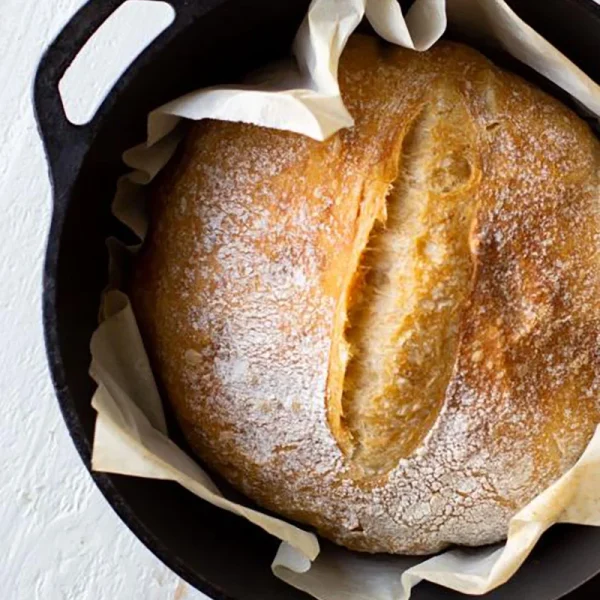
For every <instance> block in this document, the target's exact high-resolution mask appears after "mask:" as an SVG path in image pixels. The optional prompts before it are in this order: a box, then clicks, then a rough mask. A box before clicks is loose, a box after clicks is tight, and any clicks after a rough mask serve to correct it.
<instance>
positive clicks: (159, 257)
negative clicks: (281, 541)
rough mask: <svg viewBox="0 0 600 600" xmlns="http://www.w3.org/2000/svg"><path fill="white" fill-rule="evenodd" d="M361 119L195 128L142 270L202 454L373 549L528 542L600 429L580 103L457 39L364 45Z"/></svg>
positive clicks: (351, 104)
mask: <svg viewBox="0 0 600 600" xmlns="http://www.w3.org/2000/svg"><path fill="white" fill-rule="evenodd" d="M340 84H341V89H342V94H343V97H344V101H345V103H346V105H347V107H348V108H349V110H350V112H351V113H352V115H353V116H354V117H355V120H356V126H355V127H354V128H351V129H347V130H344V131H341V132H339V133H337V134H336V135H334V136H333V137H332V138H330V139H329V140H328V141H326V142H323V143H319V142H315V141H313V140H310V139H308V138H305V137H302V136H299V135H296V134H293V133H289V132H281V131H274V130H268V129H264V128H259V127H255V126H251V125H244V124H234V123H225V122H214V121H206V122H201V123H198V124H194V125H193V127H192V131H191V133H190V134H189V136H188V138H187V139H186V141H185V144H184V148H183V150H182V152H181V155H180V157H179V158H178V160H177V161H176V163H174V165H173V166H172V167H171V170H170V171H169V172H168V173H167V174H166V175H165V176H164V177H163V178H162V180H161V183H160V184H159V185H158V186H157V188H156V190H155V198H154V201H153V206H152V213H153V214H152V225H151V229H150V233H149V236H148V240H147V242H146V244H145V245H144V249H143V251H142V253H141V256H140V260H139V264H138V267H137V269H136V273H135V276H134V281H133V284H132V289H131V293H132V300H133V303H134V308H135V311H136V315H137V317H138V319H139V322H140V326H141V328H142V331H143V334H144V338H145V340H146V343H147V345H148V348H149V350H150V353H151V355H152V359H153V363H154V365H155V368H156V373H157V374H158V375H159V377H160V379H161V381H162V383H163V385H164V388H165V390H166V392H167V394H168V397H169V400H170V402H171V403H172V404H173V406H174V408H175V411H176V413H177V415H178V417H179V420H180V422H181V425H182V427H183V429H184V432H185V434H186V436H187V437H188V439H189V441H190V443H191V445H192V446H193V447H194V448H195V450H196V451H197V452H198V454H199V455H200V456H201V457H202V458H203V459H204V460H206V461H207V462H208V463H209V464H210V465H211V466H213V467H214V468H215V469H217V470H218V471H220V472H221V473H222V474H223V475H224V476H225V477H226V478H227V479H229V480H230V481H231V482H232V483H234V484H235V485H236V486H237V487H239V488H240V489H241V490H243V491H244V492H245V493H246V494H247V495H248V496H250V497H252V498H254V499H255V500H256V501H257V502H259V503H260V504H262V505H263V506H265V507H267V508H269V509H272V510H275V511H277V512H279V513H281V514H283V515H286V516H288V517H290V518H293V519H297V520H300V521H303V522H306V523H309V524H311V525H314V526H316V527H317V528H318V530H319V531H320V532H321V533H322V534H323V535H325V536H327V537H329V538H331V539H333V540H335V541H337V542H339V543H342V544H344V545H346V546H348V547H350V548H354V549H358V550H365V551H371V552H376V551H386V552H401V553H428V552H435V551H437V550H439V549H441V548H443V547H445V546H446V545H448V544H452V543H456V544H468V545H478V544H485V543H490V542H494V541H497V540H499V539H501V538H503V537H504V536H505V535H506V527H507V523H508V520H509V519H510V517H511V516H512V515H513V514H514V513H515V512H516V511H517V510H518V509H519V508H520V507H522V506H523V505H524V504H525V503H527V502H528V501H529V500H530V499H531V498H532V497H533V496H535V495H536V494H537V493H539V491H540V490H541V489H543V488H544V487H546V486H547V485H548V484H549V483H550V482H552V481H553V480H555V479H556V478H557V477H559V476H560V474H561V473H563V472H564V471H565V470H566V469H567V468H569V467H570V466H571V465H572V464H573V463H574V462H575V460H576V459H577V458H578V457H579V455H580V454H581V452H582V450H583V449H584V448H585V445H586V444H587V442H588V440H589V438H590V436H591V433H592V431H593V428H594V426H595V424H596V423H597V422H598V420H599V411H600V402H599V384H600V356H599V351H598V346H599V344H598V341H599V339H598V338H599V333H600V327H599V325H600V321H599V318H600V305H599V303H600V293H599V292H600V276H599V270H598V266H597V265H598V250H599V248H600V246H599V243H600V238H599V235H600V223H599V215H598V200H599V180H598V178H599V172H600V151H599V145H598V142H597V140H596V139H595V138H594V136H593V135H592V133H591V132H590V131H589V129H588V128H587V126H586V125H585V124H584V123H583V122H582V121H581V120H580V119H579V118H577V117H576V116H575V115H574V114H573V113H572V112H570V111H569V110H568V109H566V108H565V107H563V106H562V105H561V104H559V103H558V102H557V101H555V100H554V99H552V98H550V97H548V96H546V95H545V94H544V93H542V92H541V91H539V90H536V89H534V88H533V87H532V86H530V85H529V84H527V83H526V82H523V81H522V80H521V79H519V78H518V77H516V76H514V75H511V74H508V73H504V72H503V71H501V70H499V69H498V68H496V67H494V66H493V65H491V64H490V63H489V62H488V61H487V60H486V59H485V58H483V57H482V56H481V55H480V54H478V53H477V52H475V51H473V50H471V49H469V48H467V47H465V46H461V45H457V44H449V43H441V44H438V45H437V46H435V47H434V48H433V49H432V50H430V51H428V52H426V53H422V54H419V53H416V52H411V51H408V50H403V49H400V48H396V47H391V46H389V45H384V44H382V43H379V42H378V41H376V40H374V39H372V38H368V37H362V36H354V37H353V38H351V40H350V42H349V44H348V46H347V48H346V50H345V51H344V54H343V56H342V60H341V64H340Z"/></svg>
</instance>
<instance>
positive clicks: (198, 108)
mask: <svg viewBox="0 0 600 600" xmlns="http://www.w3.org/2000/svg"><path fill="white" fill-rule="evenodd" d="M540 10H542V8H541V7H540ZM363 16H366V18H367V19H368V20H369V21H370V23H371V25H372V26H373V28H374V29H375V31H376V32H377V33H378V34H379V35H380V36H381V37H383V38H385V39H386V40H388V41H389V42H391V43H395V44H399V45H402V46H405V47H407V48H411V49H414V50H416V51H422V50H426V49H427V48H429V47H430V46H431V45H432V44H433V43H435V42H436V41H437V40H438V39H439V37H440V36H441V35H442V34H443V32H444V31H445V29H446V25H447V21H448V23H451V24H452V26H453V27H454V28H458V29H459V30H461V31H463V32H465V33H467V34H469V35H470V36H472V37H475V38H478V39H481V40H485V42H486V43H490V42H492V43H494V44H496V45H500V46H501V47H502V48H503V49H504V50H506V51H507V52H509V53H510V54H512V55H513V56H514V57H516V58H517V59H519V60H521V61H522V62H524V63H526V64H528V65H529V66H531V67H533V68H534V69H536V70H537V71H539V72H540V73H542V74H543V75H545V76H546V77H547V78H548V79H550V80H552V81H553V82H554V83H556V84H558V85H559V86H560V87H561V88H563V89H564V90H566V91H567V92H569V93H570V94H571V95H572V96H573V97H574V98H575V99H576V100H577V101H578V102H579V103H580V104H581V105H582V106H583V107H585V108H586V109H587V110H588V111H591V112H592V113H593V114H594V115H596V116H600V87H599V86H598V85H597V84H596V83H594V82H593V81H592V80H591V79H590V78H589V77H587V76H586V75H585V74H584V73H583V72H582V71H581V70H580V69H578V68H577V67H576V66H575V65H573V64H572V63H571V62H570V61H569V60H568V59H567V58H566V57H564V56H563V55H562V54H561V53H560V52H558V51H557V50H556V49H555V48H553V47H552V46H551V45H550V44H549V43H548V42H546V41H545V40H544V39H543V38H542V37H540V36H539V35H538V34H537V33H536V32H535V31H533V30H532V29H531V28H530V27H529V26H527V25H526V24H525V23H523V21H521V20H520V19H519V18H518V17H517V16H516V15H515V13H514V12H513V11H512V10H511V9H510V8H509V7H508V6H507V5H506V4H505V3H504V1H503V0H447V2H446V3H445V2H444V0H417V1H416V2H415V4H414V5H413V7H412V9H411V10H410V11H409V12H408V14H407V15H406V17H403V15H402V13H401V10H400V8H399V5H398V4H397V2H396V1H395V0H313V2H312V4H311V6H310V8H309V11H308V14H307V16H306V18H305V20H304V22H303V23H302V25H301V27H300V29H299V31H298V33H297V36H296V39H295V41H294V46H293V52H294V55H295V59H296V62H295V63H294V62H289V63H279V64H278V65H277V66H274V67H271V68H267V69H266V70H262V71H261V74H260V79H259V81H258V82H257V80H256V79H254V81H252V80H249V81H248V82H246V84H245V85H237V86H226V87H220V88H210V89H205V90H199V91H196V92H193V93H191V94H187V95H186V96H183V97H182V98H178V99H176V100H174V101H172V102H170V103H168V104H166V105H165V106H163V107H161V108H159V109H157V110H155V111H153V112H152V113H151V114H150V115H149V116H148V140H147V142H146V143H144V144H142V145H140V146H137V147H136V148H133V149H131V150H129V151H128V152H126V153H125V155H124V160H125V162H126V163H127V164H128V165H129V166H131V167H132V168H134V169H135V170H134V171H133V172H132V173H131V174H129V175H127V176H125V177H123V178H121V180H120V181H119V182H118V186H117V194H116V196H115V199H114V204H113V210H114V212H115V214H116V215H117V216H118V217H119V218H120V219H121V220H122V221H123V222H124V223H126V224H127V225H128V226H129V227H131V229H132V230H133V231H134V232H135V233H136V234H137V235H138V236H139V237H140V239H141V240H143V238H144V235H145V233H146V226H147V219H146V214H145V211H144V188H143V185H145V184H147V183H149V182H150V181H151V180H152V178H153V177H154V176H155V175H156V173H158V171H160V169H161V168H162V167H163V166H164V165H165V164H166V162H167V161H168V159H169V158H170V157H171V155H172V154H173V152H174V150H175V148H176V146H177V143H178V141H179V139H180V137H181V131H180V128H178V126H177V125H178V122H179V120H180V119H181V118H187V119H196V120H197V119H203V118H208V117H210V118H215V119H224V120H231V121H244V122H250V123H255V124H258V125H264V126H268V127H273V128H278V129H287V130H290V131H295V132H298V133H302V134H304V135H308V136H310V137H313V138H315V139H317V140H323V139H326V138H327V137H328V136H329V135H331V134H333V133H334V132H336V131H338V130H339V129H340V128H343V127H350V126H352V124H353V120H352V116H351V115H350V114H349V113H348V111H347V110H346V109H345V107H344V105H343V102H342V100H341V98H340V94H339V87H338V83H337V65H338V60H339V57H340V55H341V53H342V50H343V48H344V45H345V43H346V41H347V39H348V37H349V35H350V34H351V33H352V31H353V30H354V29H355V28H356V26H357V25H358V24H359V22H360V21H361V20H362V18H363ZM565 18H568V15H565ZM108 246H109V251H110V255H111V263H110V264H111V274H110V277H111V287H112V289H111V290H110V291H108V292H107V293H106V294H105V295H104V297H103V301H102V306H101V312H100V319H101V325H100V326H99V328H98V329H97V331H96V332H95V333H94V336H93V338H92V342H91V351H92V365H91V368H90V373H91V375H92V377H93V378H94V379H95V381H96V382H97V383H98V389H97V391H96V393H95V395H94V398H93V400H92V404H93V406H94V408H95V409H96V411H97V412H98V417H97V421H96V431H95V439H94V449H93V456H92V467H93V468H94V469H96V470H98V471H106V472H112V473H121V474H128V475H135V476H138V477H149V478H155V479H168V480H173V481H177V482H179V483H180V484H181V485H183V486H184V487H185V488H187V489H188V490H190V491H191V492H192V493H194V494H196V495H197V496H199V497H200V498H202V499H203V500H205V501H207V502H210V503H212V504H214V505H215V506H218V507H220V508H223V509H225V510H229V511H231V512H233V513H235V514H237V515H239V516H241V517H243V518H245V519H248V520H249V521H251V522H252V523H255V524H256V525H258V526H259V527H262V528H263V529H264V530H265V531H267V532H268V533H270V534H271V535H274V536H276V537H277V538H279V539H280V540H281V541H282V544H281V546H280V548H279V551H278V553H277V555H276V557H275V559H274V561H273V565H272V568H273V572H274V574H275V575H276V576H277V577H280V578H281V579H283V580H284V581H286V582H288V583H289V584H291V585H293V586H295V587H297V588H300V589H302V590H304V591H306V592H308V593H309V594H311V595H312V596H314V597H315V598H319V599H320V600H340V599H344V600H366V599H369V600H405V599H407V598H409V597H410V591H411V588H412V587H413V586H414V585H416V584H417V583H419V581H421V580H423V579H427V580H429V581H432V582H434V583H438V584H440V585H444V586H447V587H450V588H453V589H455V590H458V591H461V592H464V593H467V594H483V593H485V592H486V591H489V590H491V589H493V588H494V587H496V586H498V585H500V584H502V583H503V582H505V581H506V580H507V579H509V578H510V577H511V576H512V575H513V574H514V573H515V571H516V570H517V569H518V568H519V566H520V565H521V564H522V562H523V561H524V560H525V558H526V557H527V555H528V554H529V552H530V551H531V549H532V548H533V546H534V545H535V543H536V541H537V540H538V539H539V537H540V536H541V535H542V533H543V532H544V531H545V530H546V529H547V528H548V527H550V526H551V525H552V524H554V523H558V522H563V523H579V524H587V525H600V429H598V430H596V433H595V435H594V436H593V438H592V440H591V442H590V444H589V445H588V447H587V449H586V451H585V453H584V454H583V455H582V456H581V458H580V460H579V461H578V462H577V464H576V465H575V466H574V467H573V468H572V469H571V470H570V471H568V472H567V473H565V474H564V475H563V477H562V478H561V479H560V480H558V481H556V482H555V483H554V484H553V485H552V486H550V487H549V488H548V489H546V490H545V491H544V492H543V493H542V494H540V495H539V496H538V497H537V498H535V499H534V500H533V501H532V502H531V503H530V504H529V505H528V506H526V507H525V508H523V509H522V510H521V511H520V512H519V513H518V514H517V515H516V516H515V517H514V518H513V519H512V520H511V522H510V527H509V532H508V539H507V542H506V543H505V544H501V545H498V546H496V547H492V548H483V549H477V550H473V549H469V550H466V549H460V548H456V549H452V550H450V551H447V552H444V553H443V554H440V555H438V556H435V557H433V558H429V559H424V560H423V561H421V562H420V563H419V564H417V565H416V566H411V565H414V563H415V559H414V558H408V557H399V556H385V555H384V556H381V555H380V556H369V555H363V554H359V553H353V552H350V551H347V550H345V549H343V548H337V547H335V546H333V545H331V544H327V545H326V546H325V548H324V549H323V551H320V548H319V543H318V541H317V538H316V537H315V536H314V535H313V534H311V533H308V532H305V531H303V530H302V529H300V528H298V527H296V526H293V525H291V524H289V523H286V522H285V521H282V520H280V519H276V518H273V517H271V516H267V515H264V514H262V513H260V512H258V511H255V510H250V509H248V508H245V507H243V506H240V505H239V504H235V503H233V502H230V501H229V500H227V499H225V498H224V497H223V496H222V495H221V494H220V492H219V490H218V489H217V488H216V486H215V485H214V484H213V483H212V482H211V481H210V479H209V478H208V476H207V475H206V474H205V473H204V471H203V470H202V469H201V468H200V466H199V465H198V464H197V463H196V462H195V460H193V459H192V458H190V457H189V456H187V455H186V454H185V453H184V452H183V451H182V450H181V449H180V448H178V447H177V446H176V445H175V444H174V443H173V442H172V441H171V440H170V439H169V438H168V433H167V430H166V425H165V418H164V414H163V409H162V404H161V399H160V397H159V394H158V391H157V388H156V385H155V382H154V378H153V376H152V372H151V369H150V364H149V362H148V358H147V356H146V353H145V351H144V347H143V344H142V340H141V337H140V333H139V331H138V328H137V325H136V322H135V318H134V315H133V312H132V310H131V306H130V304H129V301H128V298H127V296H126V295H125V294H123V293H122V292H120V291H118V289H119V288H121V287H122V286H123V284H124V282H123V280H122V277H123V275H122V274H123V273H124V272H126V269H124V268H123V266H124V262H126V261H127V260H128V259H129V258H130V255H131V253H133V252H135V251H136V249H137V247H135V248H125V247H124V246H123V245H122V244H120V243H119V242H118V241H117V240H108Z"/></svg>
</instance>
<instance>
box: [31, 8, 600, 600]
mask: <svg viewBox="0 0 600 600" xmlns="http://www.w3.org/2000/svg"><path fill="white" fill-rule="evenodd" d="M122 2H123V0H91V1H90V2H88V3H87V4H86V5H85V6H83V7H82V8H81V9H80V10H79V12H77V14H76V15H75V16H74V17H73V18H72V19H71V21H70V22H69V23H68V24H67V25H66V26H65V28H64V29H63V31H62V32H61V33H60V35H59V36H58V38H57V39H56V40H55V41H54V42H53V43H52V45H51V46H50V47H49V48H48V50H47V51H46V53H45V54H44V56H43V58H42V60H41V62H40V65H39V68H38V71H37V75H36V79H35V89H34V99H35V110H36V115H37V120H38V125H39V130H40V134H41V137H42V139H43V142H44V146H45V149H46V154H47V159H48V164H49V170H50V176H51V180H52V185H53V189H54V212H53V218H52V226H51V230H50V235H49V240H48V247H47V253H46V263H45V270H44V281H43V294H44V296H43V313H44V314H43V318H44V327H45V334H46V346H47V353H48V361H49V364H50V369H51V373H52V377H53V379H54V385H55V388H56V394H57V396H58V401H59V403H60V407H61V409H62V412H63V415H64V419H65V421H66V424H67V427H68V428H69V431H70V433H71V436H72V438H73V442H74V443H75V446H76V447H77V450H78V451H79V453H80V455H81V457H82V459H83V461H84V463H85V466H86V467H87V468H88V470H89V468H90V450H91V444H92V436H93V429H94V418H95V413H94V410H93V409H92V407H91V406H90V399H91V397H92V394H93V392H94V383H93V382H92V380H91V379H90V377H89V376H88V367H89V363H90V352H89V342H90V337H91V335H92V332H93V330H94V329H95V327H96V325H97V309H98V301H99V297H100V292H101V290H102V289H103V287H104V285H105V284H106V274H107V253H106V248H105V239H106V238H107V236H109V235H111V234H115V233H117V234H120V235H122V236H126V235H127V232H125V231H122V230H119V224H118V223H116V221H115V220H114V218H113V217H112V216H111V214H110V202H111V198H112V196H113V194H114V189H115V182H116V179H117V177H118V176H119V175H120V174H122V173H123V171H124V169H123V165H122V163H121V160H120V156H121V153H122V152H123V150H125V149H126V148H129V147H131V146H133V145H135V144H137V143H139V142H140V141H141V140H142V139H144V137H145V119H144V117H143V115H145V114H146V113H147V112H149V111H150V110H151V109H153V108H155V107H156V106H159V105H160V104H163V103H164V102H166V101H168V100H171V99H173V98H175V97H177V96H179V95H180V94H182V93H185V92H187V91H190V90H191V89H194V88H198V87H203V86H206V85H212V84H216V83H225V82H232V81H236V80H237V79H239V77H240V76H241V75H242V74H243V73H244V72H246V71H248V70H249V69H251V68H254V67H256V66H259V65H261V64H263V63H265V62H267V61H268V60H271V59H273V58H274V57H277V56H280V55H283V54H285V53H287V52H288V51H289V47H290V43H291V40H292V39H293V36H294V33H295V31H296V29H297V27H298V25H299V23H300V22H301V20H302V18H303V16H304V14H305V13H306V9H307V7H308V4H309V0H171V4H172V5H173V7H174V8H175V10H176V12H177V16H176V18H175V21H174V23H173V24H172V25H171V27H170V28H168V29H167V30H166V31H164V32H163V33H162V34H161V35H160V36H159V37H158V38H157V39H156V40H155V41H154V42H153V43H152V44H151V45H150V46H149V47H148V48H147V49H146V50H145V51H144V52H143V53H142V54H141V55H140V56H139V57H138V58H137V59H136V60H135V61H134V63H133V64H132V65H131V66H130V67H129V69H128V70H127V71H126V72H125V73H124V75H123V76H122V77H121V79H120V80H119V82H118V83H117V84H116V85H115V87H114V88H113V90H112V91H111V93H110V94H109V96H108V97H107V98H106V100H105V101H104V103H103V104H102V106H101V108H100V109H99V111H98V112H97V114H96V116H95V117H94V119H93V120H92V121H91V122H90V123H89V124H87V125H85V126H80V127H78V126H74V125H72V124H71V123H69V122H68V121H67V119H66V117H65V114H64V111H63V108H62V104H61V101H60V98H59V94H58V87H57V84H58V81H59V80H60V78H61V76H62V74H63V73H64V71H65V69H66V67H67V66H68V65H69V64H70V62H71V61H72V59H73V58H74V57H75V56H76V55H77V53H78V51H79V50H80V48H82V47H83V45H84V44H85V42H86V41H87V39H88V38H89V37H90V36H91V34H92V33H93V32H94V31H95V30H96V29H97V28H98V27H99V26H100V25H101V24H102V23H103V21H104V20H105V19H106V18H107V17H108V16H109V15H110V14H111V13H112V12H113V11H114V9H115V8H116V7H117V6H119V5H120V4H121V3H122ZM510 4H511V5H512V6H513V8H515V10H516V11H517V12H518V13H519V14H520V15H521V16H522V17H523V18H524V19H525V20H526V21H527V22H529V23H530V24H531V25H532V26H533V27H534V28H535V29H537V30H538V31H539V32H540V33H541V34H542V35H544V36H545V37H546V38H547V39H548V40H549V41H551V42H552V43H553V44H555V45H556V46H557V47H558V48H559V49H560V50H562V51H563V52H564V53H565V54H566V55H567V56H569V57H570V58H571V59H572V60H573V61H574V62H575V63H576V64H578V65H579V66H580V67H581V68H582V69H583V70H584V71H585V72H587V73H588V75H590V76H591V77H592V78H594V79H595V80H596V81H600V7H599V6H598V5H596V4H594V3H593V2H592V0H544V2H538V1H536V0H512V1H511V2H510ZM217 56H218V61H217V60H215V57H217ZM91 476H92V478H93V479H94V481H95V483H96V485H97V486H98V487H99V488H100V490H101V491H102V493H103V494H104V495H105V497H106V499H107V500H108V502H109V503H110V504H111V506H112V507H113V508H114V510H115V511H116V512H117V513H118V514H119V516H120V517H121V518H122V519H123V521H124V522H125V523H126V524H127V526H128V527H129V528H130V529H131V530H132V531H133V532H134V533H135V534H136V535H137V536H138V537H139V538H140V540H141V541H142V542H143V543H144V544H146V546H148V548H150V550H151V551H152V552H154V553H155V554H156V556H158V557H159V558H160V559H161V560H162V561H163V562H164V563H166V564H167V565H168V566H169V567H170V568H172V569H173V570H174V571H175V572H177V573H178V574H179V575H181V577H183V578H184V579H186V580H187V581H188V582H190V583H191V584H192V585H194V586H195V587H197V588H198V589H200V590H202V591H203V592H205V593H206V594H208V595H209V596H211V597H213V598H215V599H230V600H270V599H278V600H281V599H289V600H300V599H307V598H308V596H306V595H305V594H303V593H302V592H299V591H297V590H295V589H293V588H291V587H288V586H287V585H285V584H284V583H282V582H281V581H279V580H278V579H276V578H275V577H274V576H273V575H272V574H271V571H270V563H271V561H272V559H273V556H274V555H275V551H276V549H277V546H278V543H277V541H276V540H275V539H273V538H271V537H270V536H268V535H267V534H265V533H264V532H262V531H261V530H260V529H258V528H257V527H254V526H252V525H250V524H248V523H246V522H245V521H243V520H242V519H240V518H238V517H235V516H233V515H230V514H229V513H226V512H224V511H222V510H219V509H217V508H214V507H212V506H210V505H209V504H207V503H205V502H202V501H201V500H199V499H198V498H196V497H195V496H193V495H192V494H190V493H189V492H187V491H185V490H184V489H183V488H182V487H179V486H178V485H176V484H174V483H170V482H164V481H153V480H149V479H138V478H133V477H123V476H116V475H106V474H102V473H91ZM219 483H222V482H219ZM598 572H600V528H591V527H588V528H586V527H575V526H556V527H553V528H552V529H551V530H550V531H549V532H548V533H547V534H545V535H544V536H543V538H542V540H541V542H540V543H539V544H538V546H537V547H536V549H535V551H534V552H533V554H532V555H531V556H530V558H529V559H528V560H527V562H526V563H525V564H524V565H523V567H522V568H521V569H520V571H519V572H518V573H517V575H516V576H515V577H514V578H513V579H512V580H511V581H510V582H509V583H508V584H506V585H504V586H502V587H501V588H499V589H497V590H495V591H493V592H492V593H490V594H488V595H487V596H486V598H488V599H489V600H491V599H494V600H501V599H502V600H504V599H506V600H508V599H513V598H535V600H555V599H556V598H559V597H563V596H564V595H565V594H568V593H569V592H571V594H570V595H569V598H570V599H571V600H574V599H575V598H584V597H587V596H588V595H593V590H594V589H595V590H596V595H597V594H598V592H599V591H600V577H599V578H598V579H597V580H596V582H594V580H592V581H589V582H588V583H587V585H586V586H584V587H583V588H580V591H578V592H572V591H573V590H574V589H575V588H577V587H578V586H581V585H582V584H583V583H584V582H586V581H588V580H590V579H591V578H592V577H594V575H596V574H597V573H598ZM583 590H586V591H585V592H584V591H583ZM414 598H415V600H426V599H429V600H434V599H435V600H442V599H454V598H462V599H463V600H464V596H462V595H459V594H456V593H454V592H451V591H450V590H447V589H444V588H441V587H437V586H433V585H430V584H427V583H423V584H420V585H419V586H418V587H417V588H415V593H414Z"/></svg>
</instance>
